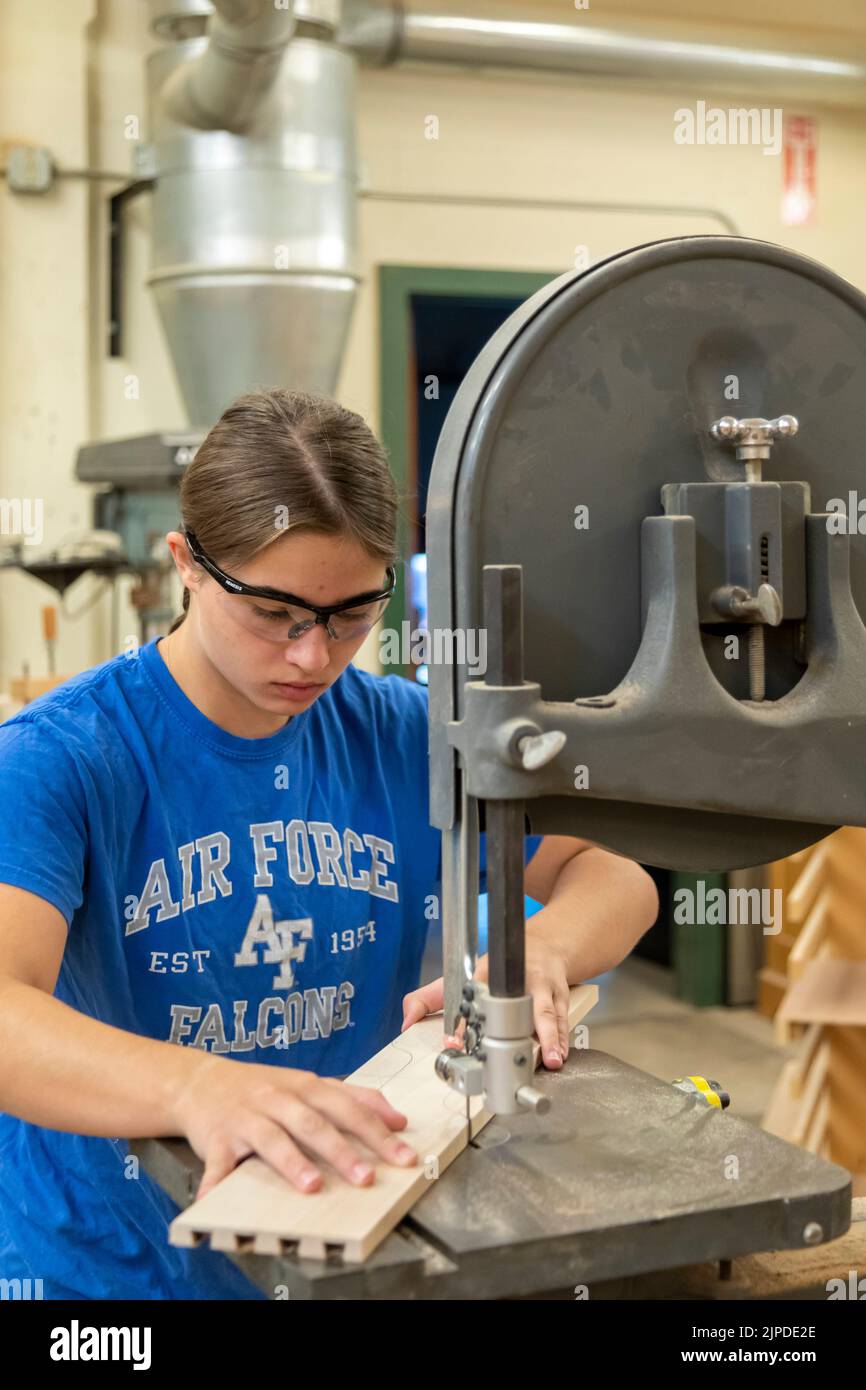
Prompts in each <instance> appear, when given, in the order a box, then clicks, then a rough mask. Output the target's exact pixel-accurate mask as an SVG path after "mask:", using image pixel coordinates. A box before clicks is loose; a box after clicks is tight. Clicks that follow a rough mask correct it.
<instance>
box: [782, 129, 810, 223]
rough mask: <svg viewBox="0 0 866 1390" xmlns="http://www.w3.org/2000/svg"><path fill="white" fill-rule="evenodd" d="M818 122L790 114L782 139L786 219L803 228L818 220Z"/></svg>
mask: <svg viewBox="0 0 866 1390" xmlns="http://www.w3.org/2000/svg"><path fill="white" fill-rule="evenodd" d="M817 138H818V122H817V121H816V120H815V118H814V116H786V117H785V122H784V128H783V138H782V221H783V222H784V223H785V225H786V226H787V227H802V226H805V225H807V224H808V223H812V222H814V220H815V208H816V205H817V190H816V166H817V150H816V146H817Z"/></svg>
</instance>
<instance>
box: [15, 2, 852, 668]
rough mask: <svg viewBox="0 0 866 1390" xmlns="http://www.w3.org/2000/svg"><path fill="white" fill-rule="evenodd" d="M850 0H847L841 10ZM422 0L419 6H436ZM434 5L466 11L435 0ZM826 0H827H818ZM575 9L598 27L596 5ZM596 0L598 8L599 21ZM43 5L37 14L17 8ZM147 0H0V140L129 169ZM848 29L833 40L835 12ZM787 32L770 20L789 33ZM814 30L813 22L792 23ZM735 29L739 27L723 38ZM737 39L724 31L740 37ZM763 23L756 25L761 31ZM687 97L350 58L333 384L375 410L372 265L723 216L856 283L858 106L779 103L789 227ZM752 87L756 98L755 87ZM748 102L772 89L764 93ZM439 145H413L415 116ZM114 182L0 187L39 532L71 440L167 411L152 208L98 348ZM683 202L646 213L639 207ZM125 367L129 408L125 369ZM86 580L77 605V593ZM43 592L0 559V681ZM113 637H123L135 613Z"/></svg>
mask: <svg viewBox="0 0 866 1390" xmlns="http://www.w3.org/2000/svg"><path fill="white" fill-rule="evenodd" d="M846 6H847V8H846ZM425 8H428V9H435V8H437V6H436V5H435V4H431V5H429V6H426V7H425ZM440 8H442V9H446V8H447V9H452V10H454V9H458V10H459V9H460V8H462V7H461V6H457V5H455V4H452V3H447V4H446V3H443V4H442V5H441V7H440ZM467 8H471V9H473V10H476V11H479V12H481V11H487V12H489V13H492V14H493V13H502V12H503V10H504V9H506V8H507V9H508V11H509V13H511V14H514V15H523V16H525V17H532V18H553V19H558V20H559V21H560V22H565V23H570V22H580V19H578V20H576V21H575V14H574V10H573V7H572V6H571V5H569V4H561V5H549V4H537V3H535V0H524V3H523V4H522V5H514V4H511V5H508V6H503V5H502V4H499V3H496V4H484V3H482V0H475V2H474V3H473V4H472V6H471V7H470V6H467ZM664 8H665V9H666V10H667V12H668V15H669V16H673V18H672V19H669V23H670V24H671V25H673V28H674V29H675V30H676V28H677V26H682V27H683V32H684V33H685V32H686V30H687V29H688V27H689V22H688V21H687V20H683V19H682V18H678V16H687V15H691V14H693V15H700V16H701V17H702V18H703V19H704V20H708V19H712V20H713V21H714V23H715V26H716V32H722V33H724V29H720V26H721V25H722V24H723V22H724V20H725V18H726V17H727V18H728V19H729V20H730V21H731V22H732V23H737V24H739V25H741V26H742V24H743V23H745V22H747V21H748V18H749V14H750V11H751V10H754V8H755V7H754V5H749V4H746V3H745V2H743V3H739V0H738V2H737V3H727V0H726V3H724V4H722V3H718V4H698V3H697V0H695V3H693V4H687V3H686V0H668V4H667V5H666V6H664ZM829 8H830V7H828V9H829ZM861 8H863V7H860V6H859V4H858V6H856V7H855V6H854V3H853V0H850V4H849V0H844V3H842V4H837V5H835V6H834V7H833V13H832V14H830V15H828V17H827V24H828V26H829V25H832V26H834V27H833V30H832V31H831V30H830V29H829V28H828V31H827V32H826V33H824V34H822V33H816V31H815V28H814V26H815V25H817V24H819V23H821V22H822V17H820V16H816V14H815V13H814V9H815V7H814V6H813V5H812V4H811V0H810V3H809V4H806V3H805V0H788V2H787V3H785V4H782V3H781V0H778V3H776V0H766V3H765V5H764V6H762V11H761V20H762V24H763V25H765V26H767V25H771V24H773V23H774V21H777V20H778V23H779V27H778V29H777V31H776V36H775V37H776V42H777V45H778V46H779V47H783V46H786V45H787V44H789V43H790V45H791V46H794V45H795V44H796V45H797V46H799V47H801V48H804V49H806V50H814V49H816V48H821V47H823V48H825V49H828V50H829V49H832V48H835V49H836V50H837V51H839V50H840V48H841V49H842V51H848V52H849V53H850V52H851V51H853V48H857V47H858V46H859V50H860V51H861V52H863V51H866V50H864V48H863V42H862V41H863V36H864V23H866V19H864V15H863V14H861V12H860V11H861ZM592 9H593V14H592V19H593V22H601V21H600V18H599V16H600V15H601V10H600V8H598V7H596V6H595V5H593V7H592ZM596 10H597V13H596ZM624 10H631V11H634V12H635V13H637V14H638V15H639V16H640V17H642V18H644V17H648V16H649V17H653V18H657V13H656V6H655V5H649V4H645V3H643V0H632V3H631V4H629V5H623V4H619V3H616V0H614V2H613V3H610V4H606V5H605V8H604V21H605V22H606V23H607V22H609V23H611V24H614V23H616V22H617V17H618V15H619V14H620V13H621V12H622V11H624ZM37 12H38V23H37V22H36V21H35V16H36V14H37ZM146 19H147V12H146V6H145V4H144V2H143V0H41V3H40V4H39V6H38V7H36V6H34V5H33V3H32V0H4V3H3V6H2V8H0V141H2V142H4V145H5V143H6V142H9V141H13V142H14V141H24V142H32V143H36V144H45V145H47V146H49V147H50V148H51V150H52V152H53V154H54V156H55V158H56V160H57V163H58V164H59V165H60V166H61V167H66V168H82V167H90V168H92V169H94V168H98V169H103V170H113V171H119V172H121V173H126V172H127V171H128V170H129V169H130V160H131V156H132V147H131V142H130V141H129V140H128V139H127V138H126V132H125V122H126V118H128V117H129V116H138V117H139V119H140V122H141V131H142V138H143V139H146V138H147V125H146V113H145V107H144V80H143V64H142V58H143V55H144V53H145V52H146V51H147V49H148V47H149V45H150V43H151V40H150V38H149V36H148V34H147V29H146ZM846 25H848V26H849V27H850V28H853V29H856V32H855V33H854V38H853V42H852V38H851V36H850V33H849V34H848V36H847V37H846V36H845V26H846ZM786 26H787V27H786ZM810 26H811V27H810ZM732 32H733V31H732ZM738 32H739V33H742V28H741V29H740V30H739V31H738ZM762 37H764V38H766V34H764V35H763V36H762ZM698 99H703V100H705V101H707V102H708V103H709V104H718V105H722V106H725V105H728V104H742V103H741V102H739V100H736V101H729V99H728V98H727V95H726V93H725V92H722V91H717V90H707V89H706V88H705V87H704V86H702V85H701V84H700V83H695V84H691V85H687V84H684V85H683V86H682V87H681V88H670V89H666V90H664V91H659V90H656V89H650V88H649V87H641V86H639V85H638V86H636V85H633V84H629V83H626V82H624V81H620V82H619V83H613V82H609V81H602V80H599V79H594V80H587V79H582V78H579V77H576V76H575V77H572V76H567V75H563V74H550V73H545V74H537V73H514V72H511V73H506V72H501V71H494V70H492V69H485V70H483V71H480V72H477V71H476V72H472V71H467V70H459V69H450V68H444V67H433V66H421V65H417V64H416V65H411V66H409V65H406V66H403V67H400V68H397V69H391V70H387V71H372V70H364V71H363V72H362V75H361V80H360V85H359V110H358V122H359V145H360V153H361V159H362V167H363V176H364V178H363V196H362V202H361V220H360V226H361V248H362V269H363V275H364V283H363V285H362V287H361V290H360V293H359V296H358V302H357V306H356V311H355V317H354V320H353V324H352V330H351V335H350V340H349V346H348V352H347V356H346V360H345V364H344V370H343V374H342V378H341V382H340V388H339V392H338V394H339V396H340V398H341V399H342V400H343V401H344V402H345V403H346V404H347V405H349V406H351V407H352V408H353V409H356V410H359V411H360V412H361V413H362V414H363V415H365V417H366V418H368V419H369V420H370V421H371V423H372V424H373V426H374V427H376V426H377V425H378V419H377V402H378V377H377V363H378V352H377V348H378V325H377V305H376V280H375V269H376V266H377V265H378V264H380V263H394V262H398V263H399V262H402V263H411V264H428V265H471V266H476V267H479V266H481V267H483V266H486V267H507V268H509V269H552V268H560V269H561V270H567V269H569V268H571V266H572V265H573V262H574V248H575V247H576V246H577V245H580V244H585V245H586V246H587V247H588V248H589V254H590V257H591V259H593V260H597V259H599V258H601V257H603V256H604V255H606V254H608V253H609V252H611V251H614V250H617V249H619V248H622V247H624V246H628V245H633V244H635V243H638V242H641V241H645V240H650V239H653V238H657V237H665V236H671V235H675V234H680V233H684V232H704V231H714V230H724V228H723V227H722V225H721V224H720V222H719V221H718V219H717V218H716V217H714V216H713V215H712V214H711V213H709V212H706V213H699V214H698V215H688V212H687V210H688V209H717V210H720V211H722V212H724V213H725V214H726V215H727V217H729V218H732V219H733V221H734V222H735V224H736V226H737V228H738V229H739V231H740V232H742V233H743V234H745V235H749V236H756V237H761V238H765V239H767V240H770V241H775V242H782V243H784V244H786V245H789V246H792V247H794V248H796V249H797V250H801V251H803V252H805V253H806V254H808V255H811V256H814V257H815V258H816V259H818V260H821V261H824V262H825V263H827V264H828V265H830V266H831V267H832V268H833V269H835V270H836V271H838V272H839V273H841V274H842V275H844V276H846V277H847V278H849V279H851V280H853V281H854V282H855V283H856V284H859V285H860V286H861V287H864V288H866V272H864V269H863V265H862V261H861V255H860V251H861V243H862V232H861V230H860V216H861V214H860V209H861V208H862V206H863V203H864V169H866V113H864V109H863V108H860V109H856V110H855V109H850V108H841V109H840V108H829V107H828V108H824V109H820V108H818V107H814V106H810V104H809V103H805V102H802V101H800V102H797V103H796V106H792V105H791V103H785V105H786V109H788V110H789V111H790V110H796V111H797V112H798V113H803V114H815V115H817V116H818V117H819V122H820V131H819V158H818V180H819V211H818V218H817V221H816V223H815V225H814V226H813V227H807V228H787V227H785V226H783V225H782V223H781V221H780V216H779V204H780V178H781V173H780V161H779V160H778V159H774V158H768V157H766V156H764V155H763V153H762V152H761V150H760V149H759V148H756V147H737V146H720V147H714V148H707V147H697V146H695V147H683V146H678V145H675V144H674V142H673V135H672V133H673V112H674V111H675V110H676V109H677V108H678V107H680V106H690V105H693V104H694V102H695V101H697V100H698ZM753 101H754V102H755V104H757V103H758V98H757V96H756V97H755V98H753ZM760 104H761V105H777V104H780V103H778V102H776V101H774V99H773V95H772V93H771V92H769V91H767V90H763V91H762V93H761V96H760ZM430 115H435V116H437V117H438V120H439V127H440V134H439V139H438V140H435V141H431V140H428V139H426V138H425V118H426V117H428V116H430ZM115 186H116V185H113V184H111V183H103V184H89V185H88V184H86V183H85V182H83V181H81V180H76V179H63V180H61V181H60V182H59V183H58V184H57V185H56V187H55V188H54V190H53V191H52V192H51V193H50V194H49V195H47V196H45V197H22V196H20V195H14V194H10V193H9V192H8V191H7V190H6V188H5V187H0V245H2V248H3V250H2V267H0V274H2V299H0V330H2V332H0V497H5V498H10V497H19V496H21V497H23V496H36V497H42V498H43V499H44V506H45V544H46V545H48V546H50V545H55V544H57V543H58V542H60V541H61V540H62V539H64V538H65V537H67V536H68V535H69V534H70V533H71V532H74V531H75V530H79V529H82V528H84V527H86V526H87V525H89V520H90V512H89V494H88V490H87V489H85V488H82V487H80V486H78V485H77V484H76V483H75V482H74V481H73V476H72V475H73V467H74V458H75V450H76V447H77V445H78V444H79V443H81V442H83V441H85V440H87V439H91V438H92V439H98V438H110V437H113V436H118V435H127V434H135V433H139V432H143V431H147V430H155V429H161V428H171V427H173V426H177V425H180V424H182V423H183V422H184V416H183V412H182V407H181V404H180V399H179V396H178V392H177V389H176V385H175V382H174V377H173V373H172V370H171V366H170V364H169V361H168V358H167V355H166V353H165V351H164V348H163V345H162V340H161V337H160V331H159V327H158V323H157V320H156V316H155V312H154V309H153V306H152V304H151V302H150V299H149V297H148V295H147V292H146V290H145V289H144V285H143V281H144V274H145V270H146V258H147V224H148V214H149V209H148V200H147V196H146V195H145V196H144V197H143V198H141V199H139V200H138V201H137V202H135V203H134V204H132V205H131V206H130V207H129V208H128V210H127V221H126V225H127V240H126V248H127V256H126V296H125V304H124V313H125V344H126V348H125V351H126V356H125V358H124V360H122V361H119V362H112V361H110V360H109V359H107V358H106V356H105V354H104V340H105V320H106V306H105V279H106V267H105V196H106V191H107V190H108V189H110V188H112V187H115ZM400 190H403V191H413V192H421V193H423V194H425V195H426V197H427V201H425V202H422V203H419V204H412V205H408V204H400V203H395V202H388V201H387V200H383V199H382V198H380V197H379V196H375V195H380V194H383V193H387V192H389V191H390V192H394V191H400ZM455 193H456V194H461V195H468V196H470V197H473V198H482V197H493V196H500V197H512V198H519V199H521V200H522V201H523V202H524V203H525V206H522V207H520V208H506V209H497V208H488V207H483V206H449V205H448V204H447V203H446V202H443V201H440V197H441V196H442V195H448V194H455ZM547 199H573V200H587V201H590V202H604V201H606V200H608V201H617V202H623V201H625V202H628V203H629V204H633V205H634V207H635V210H634V211H633V212H629V213H613V212H603V211H593V210H586V211H576V210H575V211H567V210H551V209H549V208H546V207H544V206H543V203H544V200H547ZM651 203H654V204H659V203H663V204H665V205H670V206H672V207H676V208H678V209H681V211H677V212H670V213H658V212H649V211H642V210H641V208H642V207H645V206H646V205H647V204H651ZM131 373H132V374H135V376H136V377H137V378H138V382H139V398H138V399H136V400H130V399H129V398H128V393H127V391H126V389H125V382H126V377H127V376H128V374H131ZM93 588H94V581H93V580H92V579H91V578H90V577H86V578H84V579H82V580H81V581H80V586H79V589H78V590H74V591H73V592H72V596H71V599H70V603H71V605H72V606H73V607H77V606H78V605H80V604H82V603H83V602H84V600H85V599H86V597H87V595H88V593H91V592H93ZM48 601H51V594H50V593H49V591H48V590H46V589H43V588H42V586H39V585H37V584H36V583H35V582H33V581H31V580H28V579H25V578H24V577H23V576H21V575H19V574H16V573H10V572H8V571H0V684H2V682H3V681H4V679H5V678H8V676H9V675H11V674H14V673H16V672H18V671H19V670H20V669H21V664H22V662H24V661H27V662H29V664H30V667H31V670H32V671H33V672H34V674H39V673H42V671H43V670H44V654H43V650H42V641H41V636H40V626H39V609H40V605H41V604H42V603H45V602H48ZM107 614H108V603H107V599H102V600H100V601H99V602H98V603H97V604H96V606H95V607H94V608H93V610H92V611H91V613H90V614H88V615H87V616H85V617H82V618H80V619H79V620H78V621H74V620H72V619H67V618H64V617H61V640H60V650H59V665H60V668H61V669H63V670H67V671H73V670H79V669H82V668H83V667H86V666H88V665H91V664H93V663H95V662H96V661H99V660H103V659H104V658H105V657H107V656H109V655H111V654H112V653H111V651H110V650H109V640H108V628H107ZM121 627H122V628H123V629H124V630H125V631H129V632H133V631H134V630H135V627H134V623H133V622H132V619H131V617H130V618H129V620H128V623H127V625H126V626H125V627H124V624H123V623H122V624H121Z"/></svg>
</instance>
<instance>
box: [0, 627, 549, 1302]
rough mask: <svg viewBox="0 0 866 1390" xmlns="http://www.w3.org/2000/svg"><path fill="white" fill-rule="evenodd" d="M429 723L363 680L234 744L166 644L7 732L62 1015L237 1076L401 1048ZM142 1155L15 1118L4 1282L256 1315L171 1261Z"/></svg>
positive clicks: (20, 880)
mask: <svg viewBox="0 0 866 1390" xmlns="http://www.w3.org/2000/svg"><path fill="white" fill-rule="evenodd" d="M427 719H428V714H427V691H426V688H425V687H423V686H421V685H417V684H415V683H414V682H412V681H409V680H405V679H403V678H402V677H398V676H373V675H370V674H369V673H368V672H365V671H362V670H360V669H359V668H358V667H355V666H349V667H347V668H346V670H345V671H344V672H343V674H342V675H341V676H340V677H339V679H338V680H337V681H336V682H335V683H334V685H333V686H331V687H330V688H329V689H328V690H326V691H325V692H324V694H323V695H322V696H320V698H319V699H318V700H317V701H316V702H315V703H314V704H313V705H311V706H310V707H309V708H308V709H306V710H304V711H303V712H302V713H300V714H297V715H295V716H294V718H292V719H291V720H290V721H289V722H288V724H287V725H286V726H285V727H284V728H283V729H281V730H279V732H277V733H276V734H273V735H271V736H269V737H267V738H257V739H244V738H239V737H237V736H236V735H234V734H230V733H227V732H226V731H225V730H223V729H221V728H219V727H218V726H217V725H216V724H214V723H212V721H211V720H209V719H208V718H207V717H206V716H205V715H204V714H202V713H201V711H200V710H198V709H197V707H196V706H195V705H194V704H192V702H191V701H190V700H189V699H188V698H187V697H186V696H185V695H184V693H183V691H182V690H181V689H180V687H179V686H178V685H177V684H176V682H175V681H174V679H173V677H172V676H171V674H170V672H169V670H168V667H167V666H166V665H165V663H164V661H163V659H162V656H161V655H160V653H159V651H158V649H157V643H156V642H151V643H150V644H148V645H147V646H145V647H143V648H142V649H141V650H140V652H138V653H137V654H135V655H132V656H120V657H116V658H115V659H114V660H112V661H109V662H106V663H105V664H104V665H102V666H99V667H97V668H96V669H95V670H92V671H87V672H84V673H83V674H82V675H80V676H77V677H76V678H75V679H74V680H71V681H69V682H67V683H66V684H65V685H63V686H61V687H59V688H58V689H57V690H55V691H52V692H51V693H50V694H49V695H46V696H43V697H42V698H41V699H39V700H37V701H35V702H34V703H33V704H31V705H28V706H27V707H26V708H25V709H24V710H22V711H21V713H20V714H18V715H16V716H15V717H14V718H12V719H10V720H8V721H7V722H6V723H5V724H3V725H2V726H0V882H4V883H9V884H13V885H15V886H17V887H19V888H24V889H27V890H28V891H30V892H31V893H35V894H37V895H38V896H40V897H42V898H45V899H47V900H48V901H49V902H51V903H53V904H54V906H55V907H57V908H58V909H59V911H60V912H61V913H62V914H63V916H64V918H65V919H66V921H67V923H68V924H69V934H68V938H67V943H66V947H65V951H64V956H63V962H62V966H61V970H60V975H59V978H58V982H57V987H56V990H55V996H56V997H57V998H58V999H61V1000H63V1001H64V1002H65V1003H67V1004H69V1005H71V1006H72V1007H73V1008H75V1009H78V1010H79V1011H80V1012H82V1013H85V1014H88V1015H90V1016H91V1017H93V1018H96V1019H99V1020H101V1021H102V1022H104V1023H110V1024H113V1025H114V1026H115V1027H118V1028H123V1029H126V1030H127V1031H129V1032H133V1033H137V1034H140V1035H143V1036H147V1037H151V1038H159V1039H162V1040H167V1041H171V1042H174V1043H176V1044H178V1045H179V1046H183V1047H199V1048H202V1049H207V1050H209V1051H211V1052H213V1053H216V1054H218V1055H220V1056H225V1057H227V1058H230V1059H233V1060H235V1061H251V1062H259V1063H270V1064H273V1065H275V1066H288V1067H299V1068H303V1069H304V1070H307V1071H314V1072H317V1073H318V1074H319V1075H321V1076H346V1075H348V1074H349V1073H350V1072H352V1071H354V1070H355V1068H356V1067H359V1066H360V1065H361V1064H362V1063H363V1062H365V1061H366V1060H367V1059H368V1058H369V1057H371V1056H372V1055H373V1054H374V1053H375V1052H377V1051H378V1050H379V1049H380V1048H382V1047H384V1046H385V1045H386V1043H388V1042H389V1041H390V1040H391V1039H392V1038H394V1037H395V1036H396V1035H397V1034H398V1033H399V1031H400V1025H401V1023H402V1000H403V996H404V994H406V993H407V992H408V991H409V990H412V989H415V988H417V987H418V985H419V983H420V969H421V961H422V956H423V954H424V946H425V941H426V936H427V929H428V927H429V925H430V922H431V920H435V918H436V916H437V911H438V907H437V905H438V892H439V876H440V866H441V859H440V849H441V836H440V833H439V831H438V830H436V829H435V828H434V827H432V826H431V825H430V823H429V819H428V816H429V806H428V797H429V769H428V761H427ZM538 844H540V837H539V836H527V837H526V858H527V859H528V858H529V857H531V855H532V854H533V853H534V852H535V849H536V848H537V846H538ZM481 863H482V866H483V864H484V837H482V841H481ZM481 886H482V887H484V875H483V872H482V884H481ZM127 1151H128V1142H127V1140H126V1139H122V1138H118V1139H104V1138H93V1137H88V1136H81V1135H73V1134H67V1133H63V1132H60V1131H57V1130H49V1129H44V1128H41V1127H39V1126H36V1125H31V1124H27V1123H25V1122H24V1121H22V1120H19V1119H16V1118H14V1117H12V1116H8V1115H2V1114H0V1278H6V1279H13V1278H20V1279H27V1278H29V1279H31V1280H36V1279H40V1280H42V1290H43V1293H44V1296H45V1297H47V1298H76V1297H78V1298H257V1297H262V1296H263V1295H261V1294H260V1293H259V1291H258V1290H256V1289H255V1288H254V1286H253V1285H252V1284H250V1282H249V1281H248V1280H247V1279H245V1278H244V1276H243V1275H242V1274H241V1273H240V1271H239V1270H237V1269H236V1267H235V1266H234V1265H233V1264H232V1263H231V1261H230V1260H229V1259H227V1257H226V1256H225V1255H222V1254H220V1253H218V1252H216V1251H212V1250H209V1249H202V1248H200V1249H197V1250H195V1251H189V1250H184V1249H175V1248H174V1247H172V1246H170V1245H169V1244H168V1241H167V1235H166V1228H167V1225H168V1223H169V1222H170V1221H172V1220H173V1218H174V1217H175V1216H176V1215H177V1212H178V1208H177V1206H176V1205H175V1204H174V1203H173V1202H172V1201H171V1199H170V1198H169V1197H168V1196H167V1194H166V1193H165V1192H164V1191H163V1190H162V1189H161V1188H160V1187H159V1186H158V1185H157V1184H156V1183H154V1182H153V1181H152V1180H151V1179H150V1178H149V1177H148V1175H147V1174H146V1173H145V1172H144V1171H143V1170H142V1171H139V1172H138V1175H137V1176H135V1165H134V1164H130V1162H129V1160H128V1157H127Z"/></svg>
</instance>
